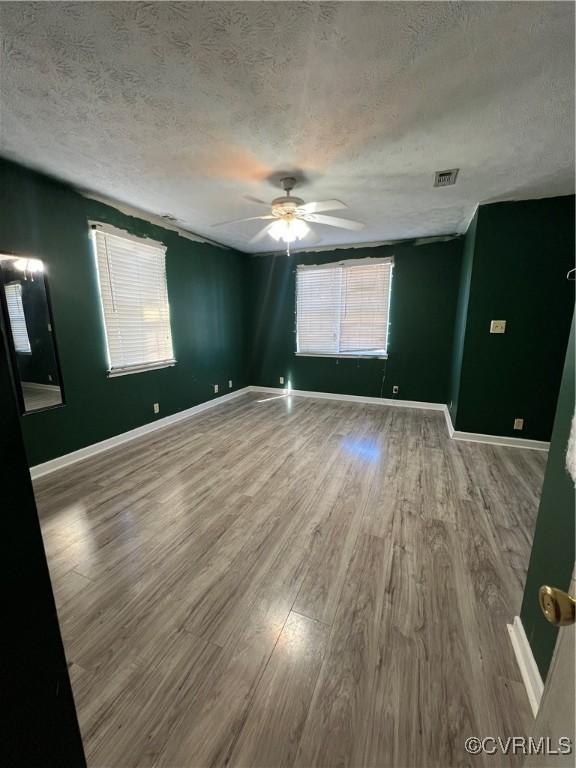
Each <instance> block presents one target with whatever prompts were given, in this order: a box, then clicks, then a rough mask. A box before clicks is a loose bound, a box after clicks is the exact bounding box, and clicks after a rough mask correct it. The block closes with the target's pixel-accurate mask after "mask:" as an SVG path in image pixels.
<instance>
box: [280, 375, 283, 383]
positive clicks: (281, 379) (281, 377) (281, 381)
mask: <svg viewBox="0 0 576 768" xmlns="http://www.w3.org/2000/svg"><path fill="white" fill-rule="evenodd" d="M280 384H284V376H280Z"/></svg>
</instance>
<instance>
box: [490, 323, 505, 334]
mask: <svg viewBox="0 0 576 768" xmlns="http://www.w3.org/2000/svg"><path fill="white" fill-rule="evenodd" d="M490 333H506V320H491V322H490Z"/></svg>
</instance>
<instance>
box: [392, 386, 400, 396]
mask: <svg viewBox="0 0 576 768" xmlns="http://www.w3.org/2000/svg"><path fill="white" fill-rule="evenodd" d="M398 392H400V387H399V386H398V384H394V386H393V387H392V394H393V395H397V394H398Z"/></svg>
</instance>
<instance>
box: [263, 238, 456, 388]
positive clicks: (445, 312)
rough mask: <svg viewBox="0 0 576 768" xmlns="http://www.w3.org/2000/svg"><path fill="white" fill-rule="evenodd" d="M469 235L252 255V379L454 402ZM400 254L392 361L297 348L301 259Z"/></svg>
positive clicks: (393, 307)
mask: <svg viewBox="0 0 576 768" xmlns="http://www.w3.org/2000/svg"><path fill="white" fill-rule="evenodd" d="M461 251H462V238H457V239H451V240H446V241H437V242H434V243H428V244H425V245H416V244H415V243H410V242H405V243H401V244H396V245H389V246H381V247H376V248H363V249H350V250H345V249H342V250H335V251H320V252H317V253H307V254H306V253H299V254H295V255H293V256H291V257H290V258H288V257H287V256H285V255H276V256H253V257H252V260H251V288H252V300H251V304H252V308H253V334H252V335H253V350H252V352H253V357H252V361H253V365H252V383H253V384H256V385H260V386H271V387H278V386H280V384H279V377H280V376H284V377H285V378H286V379H289V380H290V383H291V385H292V387H293V388H294V389H303V390H312V391H320V392H334V393H338V394H352V395H364V396H372V397H380V396H382V397H392V387H393V386H394V385H398V386H399V387H400V391H399V394H398V397H399V398H400V399H403V400H423V401H427V402H437V403H446V402H447V401H448V392H449V380H450V361H451V354H452V338H453V332H454V314H455V310H456V303H457V297H458V282H459V274H460V259H461ZM392 255H394V259H395V260H394V272H393V280H392V301H391V310H390V342H389V358H388V360H353V359H352V360H343V359H335V358H329V357H297V356H296V355H295V345H296V339H295V270H296V266H297V264H320V263H325V262H330V261H341V260H343V259H353V258H366V257H384V256H392Z"/></svg>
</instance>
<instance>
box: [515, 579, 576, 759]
mask: <svg viewBox="0 0 576 768" xmlns="http://www.w3.org/2000/svg"><path fill="white" fill-rule="evenodd" d="M569 594H570V595H571V596H572V598H574V597H576V569H575V572H574V573H573V574H572V582H571V585H570V590H569ZM545 615H546V614H545ZM547 618H548V616H547ZM552 623H554V622H552ZM575 654H576V625H574V623H572V624H568V625H566V626H561V627H560V630H559V632H558V640H557V641H556V647H555V649H554V655H553V657H552V662H551V664H550V670H549V672H548V676H547V677H546V685H545V686H544V692H543V694H542V699H541V701H540V707H539V708H538V714H537V716H536V720H535V723H534V732H533V738H534V741H535V743H536V744H537V745H545V746H543V747H542V749H543V750H544V749H545V748H546V747H548V751H549V752H550V754H547V755H546V754H542V753H540V754H532V755H530V756H529V757H528V758H527V759H526V762H525V763H524V766H525V768H547V767H548V766H557V767H558V768H563V767H564V766H574V750H575V748H576V740H575V733H574V731H575V727H574V715H575V712H574V700H575V697H576V692H575V672H576V670H575ZM547 739H549V741H548V740H547ZM566 739H570V745H571V750H570V751H568V749H567V747H566V745H567V744H568V742H567V741H565V740H566ZM554 749H555V750H557V751H558V752H559V753H560V754H553V753H552V752H551V750H554ZM562 752H566V753H565V754H562Z"/></svg>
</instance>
